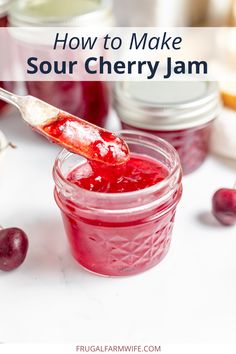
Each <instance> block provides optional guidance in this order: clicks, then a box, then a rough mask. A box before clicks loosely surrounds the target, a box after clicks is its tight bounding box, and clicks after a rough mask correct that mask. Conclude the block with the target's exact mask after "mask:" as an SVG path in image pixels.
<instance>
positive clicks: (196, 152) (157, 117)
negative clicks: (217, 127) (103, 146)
mask: <svg viewBox="0 0 236 354" xmlns="http://www.w3.org/2000/svg"><path fill="white" fill-rule="evenodd" d="M114 96H115V97H114V105H115V109H116V111H117V114H118V117H119V118H120V120H121V123H122V127H123V128H124V129H137V130H140V131H145V132H149V133H152V134H155V135H157V136H159V137H161V138H162V139H165V140H167V141H168V142H169V143H170V144H172V145H173V146H174V147H175V149H176V150H177V151H178V153H179V156H180V160H181V164H182V168H183V172H184V174H189V173H191V172H193V171H195V170H196V169H197V168H198V167H200V165H201V164H202V163H203V161H204V160H205V158H206V156H207V153H208V144H209V137H210V134H211V131H212V126H213V121H214V119H215V118H216V117H217V115H218V113H219V108H220V95H219V89H218V86H217V84H216V83H214V82H200V81H192V82H174V81H173V82H119V83H118V84H117V85H116V86H115V90H114Z"/></svg>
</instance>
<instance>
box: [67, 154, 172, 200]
mask: <svg viewBox="0 0 236 354" xmlns="http://www.w3.org/2000/svg"><path fill="white" fill-rule="evenodd" d="M168 175H169V172H168V170H167V169H166V167H165V166H164V165H162V164H161V163H159V162H157V161H154V160H152V159H150V158H146V157H144V156H140V155H134V154H132V155H131V157H130V160H129V161H128V162H127V163H125V164H123V165H121V166H116V167H113V166H104V165H102V164H100V163H95V162H86V163H84V164H83V165H80V166H78V167H76V168H75V169H74V170H73V171H71V172H70V173H69V175H68V177H67V179H68V181H69V182H71V183H73V184H75V185H77V186H79V187H81V188H83V189H87V190H90V191H94V192H102V193H124V192H133V191H137V190H140V189H145V188H147V187H151V186H153V185H155V184H157V183H158V182H161V181H162V180H164V179H165V178H166V177H167V176H168Z"/></svg>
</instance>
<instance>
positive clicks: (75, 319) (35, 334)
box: [0, 114, 236, 354]
mask: <svg viewBox="0 0 236 354" xmlns="http://www.w3.org/2000/svg"><path fill="white" fill-rule="evenodd" d="M112 119H115V118H114V117H112ZM111 125H112V126H113V127H114V125H115V124H114V123H112V124H111ZM0 129H2V130H3V132H4V133H5V134H6V135H7V137H8V139H9V140H10V141H12V142H13V143H14V144H16V145H17V146H18V148H17V149H16V150H11V149H9V150H8V151H7V152H6V154H5V161H4V160H1V161H0V163H1V165H0V171H1V173H0V200H1V203H0V224H2V225H4V226H5V227H10V226H18V227H21V228H23V229H24V230H25V231H26V232H27V234H28V235H29V240H30V248H29V252H28V256H27V259H26V261H25V263H24V264H23V265H22V266H21V267H20V268H19V269H18V270H16V271H14V272H11V273H3V272H2V273H0V304H1V311H0V342H5V343H6V342H8V343H12V342H26V341H37V342H40V341H52V342H57V343H58V342H61V341H73V342H79V343H78V344H81V345H83V344H85V343H88V344H92V343H101V342H102V343H105V344H107V343H112V344H113V345H114V344H117V343H128V342H129V343H132V344H134V345H135V344H136V345H138V344H141V343H143V342H144V341H146V342H147V343H148V344H152V345H157V344H158V345H160V344H162V343H164V342H169V343H172V342H204V341H210V342H214V343H215V342H217V341H222V342H225V343H226V342H229V341H234V340H235V333H236V256H235V254H236V227H233V228H224V227H221V226H220V225H218V224H217V222H216V221H214V220H213V219H212V217H211V215H210V214H209V211H210V205H211V196H212V194H213V192H214V191H215V190H216V189H218V188H219V187H221V186H225V187H227V186H228V187H229V186H231V185H233V183H234V180H235V179H236V163H233V162H230V161H228V162H223V161H220V160H217V159H216V158H213V157H210V158H208V160H207V161H206V162H205V164H204V166H203V167H202V168H201V169H200V170H199V171H197V172H195V173H194V174H193V175H191V176H188V177H186V178H185V179H184V195H183V199H182V201H181V204H180V205H179V208H178V213H177V216H176V224H175V229H174V233H173V242H172V246H171V250H170V252H169V254H168V255H167V257H166V258H165V260H164V261H162V262H161V263H160V264H159V265H158V266H157V267H156V268H154V269H152V270H150V271H148V272H147V273H144V274H141V275H139V276H135V277H128V278H120V279H119V278H117V279H109V278H102V277H98V276H95V275H92V274H90V273H88V272H86V271H85V270H83V269H81V268H80V266H79V265H77V263H76V262H75V261H74V260H73V259H72V257H71V256H70V253H69V251H68V244H67V240H66V237H65V234H64V230H63V226H62V222H61V218H60V214H59V211H58V208H57V206H56V204H55V202H54V199H53V180H52V177H51V170H52V166H53V161H54V159H55V157H56V155H57V152H58V151H59V149H58V147H56V146H54V145H51V144H49V143H47V141H45V140H44V139H43V138H41V137H39V136H37V135H36V134H35V133H33V132H31V131H30V129H29V128H28V127H27V126H26V125H25V124H24V123H23V122H21V120H20V118H19V116H17V115H16V114H14V115H12V116H11V115H8V116H6V117H4V118H1V119H0ZM227 354H228V353H227Z"/></svg>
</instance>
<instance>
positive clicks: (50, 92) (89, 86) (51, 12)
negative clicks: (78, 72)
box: [10, 0, 113, 127]
mask: <svg viewBox="0 0 236 354" xmlns="http://www.w3.org/2000/svg"><path fill="white" fill-rule="evenodd" d="M10 24H11V25H12V26H14V27H16V26H18V27H27V28H30V27H35V26H37V27H48V26H51V27H94V28H97V29H98V28H99V27H100V26H103V27H110V26H112V25H113V17H112V7H111V1H110V0H76V1H75V0H67V1H64V0H40V1H25V0H16V1H15V2H14V5H13V6H12V7H11V11H10ZM28 41H29V40H28V39H27V38H26V39H25V43H19V45H21V47H22V48H21V51H22V52H23V53H24V52H26V51H27V50H28V51H29V56H35V57H38V48H37V46H35V43H34V40H32V43H28ZM27 44H28V46H29V47H30V48H28V49H27ZM30 44H31V45H30ZM74 55H76V53H75V54H74ZM77 55H78V52H77ZM46 57H47V54H46ZM63 60H66V58H65V57H64V58H63ZM75 60H78V58H77V57H76V58H75ZM25 86H26V90H27V92H28V93H29V94H30V95H33V96H36V97H38V98H40V99H42V100H44V101H46V102H48V103H50V104H52V105H54V106H56V107H59V108H60V109H62V110H64V111H66V112H69V113H71V114H73V115H75V116H79V117H81V118H83V119H86V120H88V121H90V122H91V123H93V124H96V125H99V126H101V127H104V126H105V124H106V120H107V116H108V111H109V106H110V89H109V85H108V83H107V82H104V81H99V80H98V81H56V82H55V81H27V82H26V85H25Z"/></svg>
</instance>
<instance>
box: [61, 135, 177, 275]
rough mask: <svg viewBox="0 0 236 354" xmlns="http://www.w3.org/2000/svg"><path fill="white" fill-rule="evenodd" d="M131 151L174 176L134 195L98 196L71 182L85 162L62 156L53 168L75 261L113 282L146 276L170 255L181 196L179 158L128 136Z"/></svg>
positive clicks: (160, 144)
mask: <svg viewBox="0 0 236 354" xmlns="http://www.w3.org/2000/svg"><path fill="white" fill-rule="evenodd" d="M120 135H121V137H122V138H124V139H125V140H126V142H127V143H128V145H129V148H130V151H131V152H132V153H135V154H142V155H146V156H147V157H151V158H152V159H155V160H158V161H160V162H161V163H162V164H164V166H166V168H167V169H168V171H169V176H168V177H167V178H166V179H165V180H163V181H162V182H160V183H157V184H156V185H154V186H152V187H149V188H146V189H143V190H139V191H135V192H129V193H97V192H91V191H88V190H85V189H82V188H80V187H78V186H76V185H74V184H71V183H70V182H68V180H67V176H68V174H69V173H70V171H71V170H73V169H74V168H76V167H77V166H79V165H80V164H83V163H84V159H83V158H82V157H80V156H78V155H73V154H71V153H69V152H68V151H65V150H64V151H62V153H61V154H60V155H59V157H58V158H57V160H56V162H55V165H54V180H55V184H56V187H55V199H56V202H57V204H58V206H59V208H60V209H61V212H62V217H63V221H64V226H65V230H66V233H67V236H68V239H69V242H70V246H71V250H72V254H73V256H74V258H75V259H76V260H77V261H78V262H79V263H80V264H81V265H82V266H84V267H85V268H87V269H88V270H90V271H92V272H95V273H98V274H102V275H109V276H126V275H133V274H137V273H140V272H143V271H145V270H147V269H149V268H151V267H153V266H155V265H156V264H157V263H159V262H160V261H161V260H162V259H163V258H164V256H165V255H166V253H167V251H168V249H169V246H170V241H171V233H172V228H173V224H174V218H175V212H176V207H177V204H178V202H179V200H180V197H181V194H182V184H181V180H182V171H181V166H180V161H179V157H178V154H177V153H176V151H175V149H174V148H173V147H172V146H171V145H170V144H168V143H167V142H166V141H164V140H162V139H159V138H157V137H155V136H152V135H150V134H145V133H140V134H137V132H132V131H123V132H121V133H120Z"/></svg>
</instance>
